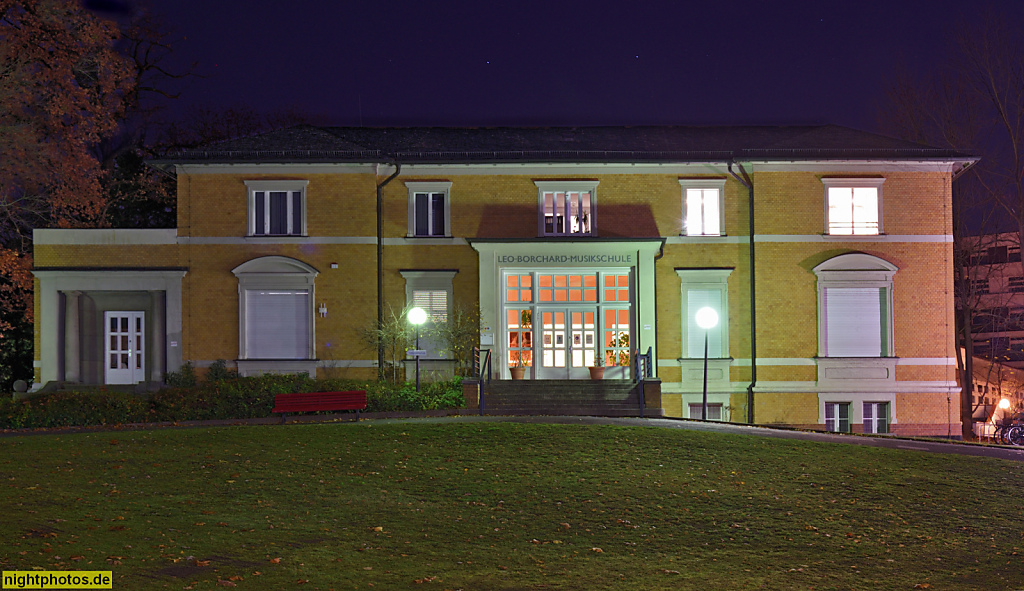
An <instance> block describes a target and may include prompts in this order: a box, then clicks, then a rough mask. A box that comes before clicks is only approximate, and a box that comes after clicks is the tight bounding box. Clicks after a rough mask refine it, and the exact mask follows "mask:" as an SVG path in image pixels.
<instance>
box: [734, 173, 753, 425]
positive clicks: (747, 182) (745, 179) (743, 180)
mask: <svg viewBox="0 0 1024 591" xmlns="http://www.w3.org/2000/svg"><path fill="white" fill-rule="evenodd" d="M732 165H733V162H732V161H730V162H729V174H731V175H732V176H733V178H734V179H736V181H737V182H739V183H740V184H741V185H743V186H744V187H746V188H747V210H748V211H749V215H748V219H749V234H750V248H749V251H750V385H749V386H747V423H749V424H751V425H753V424H754V386H755V385H756V384H757V298H756V297H755V296H756V293H757V291H756V285H757V284H756V283H755V281H754V182H753V181H752V180H751V179H750V177H749V176H748V175H747V173H746V172H745V171H744V170H743V168H742V167H740V173H742V174H743V176H740V175H738V174H736V173H735V172H734V171H733V169H732Z"/></svg>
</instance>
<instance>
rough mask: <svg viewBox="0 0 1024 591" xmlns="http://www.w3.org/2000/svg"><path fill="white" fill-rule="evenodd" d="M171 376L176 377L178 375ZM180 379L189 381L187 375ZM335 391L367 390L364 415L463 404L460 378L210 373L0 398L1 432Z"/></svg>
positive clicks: (130, 419)
mask: <svg viewBox="0 0 1024 591" xmlns="http://www.w3.org/2000/svg"><path fill="white" fill-rule="evenodd" d="M189 369H190V368H189ZM207 375H208V376H209V375H210V374H209V373H208V374H207ZM174 377H175V379H178V378H179V377H180V374H179V375H178V376H174ZM169 381H170V380H169ZM184 381H185V382H186V383H187V382H188V381H189V380H188V378H187V377H186V379H185V380H184ZM191 381H192V382H193V383H194V381H195V380H194V379H193V380H191ZM178 383H181V380H179V382H178ZM339 390H366V399H367V411H369V412H383V411H403V410H404V411H417V410H435V409H444V408H462V407H464V406H465V400H464V399H463V397H462V385H461V379H460V378H455V379H453V380H449V381H444V382H431V383H428V384H425V385H423V387H422V391H421V392H419V393H417V392H416V389H415V388H414V387H413V386H411V385H409V384H392V383H388V382H365V381H358V380H342V379H310V378H308V377H306V376H305V375H304V374H303V375H298V376H296V375H264V376H258V377H246V378H242V377H238V376H237V375H235V374H234V373H233V372H224V373H216V372H215V373H214V376H213V379H207V381H204V382H201V383H195V385H192V386H183V385H179V386H172V387H167V388H163V389H162V390H158V391H156V392H153V393H151V394H148V395H138V394H129V393H124V392H115V391H109V390H103V389H100V390H90V391H87V392H73V391H61V392H51V393H43V394H37V395H34V396H30V397H28V398H23V399H20V400H14V399H11V398H5V399H0V428H2V429H19V428H45V427H71V426H87V425H115V424H122V423H141V422H157V421H191V420H210V419H248V418H258V417H269V416H271V412H270V411H271V409H273V407H274V396H275V395H277V394H285V393H289V392H333V391H339Z"/></svg>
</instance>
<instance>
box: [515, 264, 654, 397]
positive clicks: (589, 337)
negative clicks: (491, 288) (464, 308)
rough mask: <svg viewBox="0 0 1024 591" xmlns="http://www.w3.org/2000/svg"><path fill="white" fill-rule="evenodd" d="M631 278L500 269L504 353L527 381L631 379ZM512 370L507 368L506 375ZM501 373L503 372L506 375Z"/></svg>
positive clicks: (610, 272) (606, 272) (621, 273)
mask: <svg viewBox="0 0 1024 591" xmlns="http://www.w3.org/2000/svg"><path fill="white" fill-rule="evenodd" d="M632 298H633V281H632V274H631V272H630V271H629V270H628V269H594V270H585V269H536V270H533V269H507V270H505V271H504V272H503V290H502V302H501V303H502V315H503V320H502V328H501V330H502V331H503V333H502V334H503V335H504V342H503V344H502V347H503V348H504V351H503V352H502V355H503V357H504V359H505V363H506V365H507V367H508V369H509V370H512V369H515V368H519V367H524V368H525V371H526V374H525V377H527V378H534V379H548V380H559V379H562V380H564V379H590V371H589V370H588V369H587V368H589V367H593V366H594V365H595V363H597V362H599V361H604V364H605V365H606V366H607V369H606V370H605V374H604V375H605V379H629V378H630V375H631V359H632V355H631V353H632V350H633V348H634V347H635V346H636V344H635V343H634V342H633V337H634V335H633V330H632V329H631V326H632V323H633V322H634V321H635V319H634V318H633V300H632ZM510 373H511V371H510ZM503 375H504V374H503Z"/></svg>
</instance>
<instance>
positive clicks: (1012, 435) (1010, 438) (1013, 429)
mask: <svg viewBox="0 0 1024 591" xmlns="http://www.w3.org/2000/svg"><path fill="white" fill-rule="evenodd" d="M992 439H993V440H994V441H995V442H996V443H1001V444H1003V445H1021V446H1024V423H1022V422H1020V421H1018V420H1017V417H1011V418H1008V419H1003V420H1000V421H996V430H995V432H994V433H993V434H992Z"/></svg>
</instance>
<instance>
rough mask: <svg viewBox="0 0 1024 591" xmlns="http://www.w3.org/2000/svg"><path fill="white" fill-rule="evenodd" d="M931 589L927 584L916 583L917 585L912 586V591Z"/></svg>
mask: <svg viewBox="0 0 1024 591" xmlns="http://www.w3.org/2000/svg"><path fill="white" fill-rule="evenodd" d="M931 588H932V586H931V585H929V584H928V583H918V584H916V585H914V589H931Z"/></svg>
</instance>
